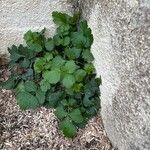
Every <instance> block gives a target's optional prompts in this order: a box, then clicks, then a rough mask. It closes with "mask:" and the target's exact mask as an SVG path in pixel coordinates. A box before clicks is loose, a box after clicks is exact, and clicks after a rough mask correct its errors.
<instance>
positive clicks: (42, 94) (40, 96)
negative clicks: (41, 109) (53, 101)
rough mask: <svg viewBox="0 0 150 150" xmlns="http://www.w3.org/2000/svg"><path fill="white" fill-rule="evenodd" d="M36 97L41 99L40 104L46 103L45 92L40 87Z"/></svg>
mask: <svg viewBox="0 0 150 150" xmlns="http://www.w3.org/2000/svg"><path fill="white" fill-rule="evenodd" d="M36 97H37V99H38V101H39V104H41V105H42V104H44V102H45V92H43V91H41V89H38V90H37V91H36Z"/></svg>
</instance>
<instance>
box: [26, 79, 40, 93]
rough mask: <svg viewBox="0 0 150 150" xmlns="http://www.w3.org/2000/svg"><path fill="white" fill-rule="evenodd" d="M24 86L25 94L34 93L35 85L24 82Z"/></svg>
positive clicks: (30, 82) (31, 82)
mask: <svg viewBox="0 0 150 150" xmlns="http://www.w3.org/2000/svg"><path fill="white" fill-rule="evenodd" d="M24 86H25V90H26V91H27V92H36V90H37V85H36V84H35V82H33V81H26V82H25V83H24Z"/></svg>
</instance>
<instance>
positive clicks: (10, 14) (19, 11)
mask: <svg viewBox="0 0 150 150" xmlns="http://www.w3.org/2000/svg"><path fill="white" fill-rule="evenodd" d="M55 10H57V11H63V12H67V13H70V12H71V10H72V5H71V4H69V3H68V2H67V1H66V0H0V55H2V54H8V52H7V47H9V46H11V45H12V44H19V43H23V34H24V33H25V32H27V31H28V30H29V29H32V30H33V31H34V30H41V29H43V28H44V27H46V28H47V29H48V30H47V31H48V33H49V34H50V35H53V34H54V32H55V25H54V23H53V21H52V17H51V13H52V12H53V11H55Z"/></svg>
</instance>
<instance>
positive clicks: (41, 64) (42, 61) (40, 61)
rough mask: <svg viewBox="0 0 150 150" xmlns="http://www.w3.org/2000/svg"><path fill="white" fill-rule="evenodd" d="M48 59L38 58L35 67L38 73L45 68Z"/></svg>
mask: <svg viewBox="0 0 150 150" xmlns="http://www.w3.org/2000/svg"><path fill="white" fill-rule="evenodd" d="M45 63H46V61H45V59H44V58H37V59H36V60H35V63H34V69H35V71H36V72H37V73H40V72H42V71H43V70H44V65H45Z"/></svg>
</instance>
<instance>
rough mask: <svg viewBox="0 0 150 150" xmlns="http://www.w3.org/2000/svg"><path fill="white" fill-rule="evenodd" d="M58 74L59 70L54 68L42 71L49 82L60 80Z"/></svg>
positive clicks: (54, 82) (53, 82)
mask: <svg viewBox="0 0 150 150" xmlns="http://www.w3.org/2000/svg"><path fill="white" fill-rule="evenodd" d="M60 75H61V74H60V71H59V70H56V69H55V70H52V71H45V72H44V73H43V78H44V80H47V81H48V82H49V83H51V84H56V83H57V82H59V80H60Z"/></svg>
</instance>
